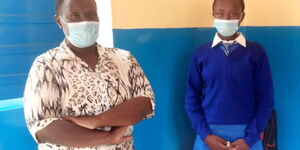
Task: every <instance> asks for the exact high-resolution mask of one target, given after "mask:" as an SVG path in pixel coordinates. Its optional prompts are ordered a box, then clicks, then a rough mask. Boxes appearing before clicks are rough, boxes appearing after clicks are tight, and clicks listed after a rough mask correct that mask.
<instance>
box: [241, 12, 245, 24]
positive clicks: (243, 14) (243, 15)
mask: <svg viewBox="0 0 300 150" xmlns="http://www.w3.org/2000/svg"><path fill="white" fill-rule="evenodd" d="M245 15H246V13H244V12H243V13H242V16H241V20H240V25H241V24H242V22H243V21H244V18H245Z"/></svg>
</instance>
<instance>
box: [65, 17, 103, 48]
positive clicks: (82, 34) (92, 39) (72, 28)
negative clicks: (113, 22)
mask: <svg viewBox="0 0 300 150" xmlns="http://www.w3.org/2000/svg"><path fill="white" fill-rule="evenodd" d="M60 20H62V21H63V22H64V23H65V24H66V25H67V26H68V29H69V35H67V34H66V33H65V35H66V38H67V39H68V41H70V42H71V43H72V44H73V45H74V46H76V47H78V48H86V47H90V46H92V45H93V44H95V43H96V41H97V38H98V35H99V22H98V21H84V22H72V23H66V22H65V21H64V20H63V19H62V18H60Z"/></svg>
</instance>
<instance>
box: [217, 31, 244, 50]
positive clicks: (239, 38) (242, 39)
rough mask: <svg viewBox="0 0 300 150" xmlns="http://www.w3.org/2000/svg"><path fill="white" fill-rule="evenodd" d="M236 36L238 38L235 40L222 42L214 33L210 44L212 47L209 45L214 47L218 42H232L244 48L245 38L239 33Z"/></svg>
mask: <svg viewBox="0 0 300 150" xmlns="http://www.w3.org/2000/svg"><path fill="white" fill-rule="evenodd" d="M238 34H239V36H238V37H237V38H236V39H235V40H232V41H224V40H222V39H221V38H220V37H219V35H218V33H216V34H215V37H214V40H213V43H212V45H211V47H215V46H216V45H218V44H219V43H220V42H225V43H233V42H237V43H239V44H240V45H242V46H244V47H246V38H245V36H244V35H243V34H242V33H241V32H239V33H238Z"/></svg>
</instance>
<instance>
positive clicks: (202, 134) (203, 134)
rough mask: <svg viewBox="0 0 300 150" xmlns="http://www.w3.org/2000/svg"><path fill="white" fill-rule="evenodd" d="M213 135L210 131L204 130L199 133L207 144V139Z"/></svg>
mask: <svg viewBox="0 0 300 150" xmlns="http://www.w3.org/2000/svg"><path fill="white" fill-rule="evenodd" d="M209 134H211V132H210V130H209V129H202V130H200V131H198V135H199V136H200V137H201V139H202V141H204V142H205V139H206V137H207V136H208V135H209Z"/></svg>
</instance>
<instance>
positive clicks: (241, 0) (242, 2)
mask: <svg viewBox="0 0 300 150" xmlns="http://www.w3.org/2000/svg"><path fill="white" fill-rule="evenodd" d="M217 1H218V0H214V3H213V9H214V7H215V4H216V2H217ZM239 1H240V3H241V7H242V11H244V10H245V1H244V0H239Z"/></svg>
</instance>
